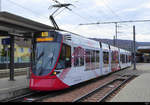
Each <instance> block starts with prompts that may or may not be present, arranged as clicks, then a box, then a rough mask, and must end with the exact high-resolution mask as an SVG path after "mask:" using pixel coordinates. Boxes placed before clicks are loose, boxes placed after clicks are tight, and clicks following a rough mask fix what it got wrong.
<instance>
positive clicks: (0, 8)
mask: <svg viewBox="0 0 150 105" xmlns="http://www.w3.org/2000/svg"><path fill="white" fill-rule="evenodd" d="M1 11H2V0H0V12H1Z"/></svg>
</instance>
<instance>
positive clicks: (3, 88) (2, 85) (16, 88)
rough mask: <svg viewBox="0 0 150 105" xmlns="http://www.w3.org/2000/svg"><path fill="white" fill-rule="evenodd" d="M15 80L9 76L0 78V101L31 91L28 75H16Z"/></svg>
mask: <svg viewBox="0 0 150 105" xmlns="http://www.w3.org/2000/svg"><path fill="white" fill-rule="evenodd" d="M14 79H15V81H9V78H1V79H0V101H2V100H4V99H9V98H12V97H15V96H18V95H21V94H24V93H27V92H29V91H30V90H29V88H28V87H29V79H28V77H27V76H26V75H24V76H16V77H15V78H14Z"/></svg>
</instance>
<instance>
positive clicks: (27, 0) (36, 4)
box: [2, 0, 150, 42]
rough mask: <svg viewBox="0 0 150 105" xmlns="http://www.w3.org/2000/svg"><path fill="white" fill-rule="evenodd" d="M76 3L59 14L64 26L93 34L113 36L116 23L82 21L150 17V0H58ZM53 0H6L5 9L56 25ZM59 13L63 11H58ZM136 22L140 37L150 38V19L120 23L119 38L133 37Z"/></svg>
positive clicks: (102, 36) (96, 35)
mask: <svg viewBox="0 0 150 105" xmlns="http://www.w3.org/2000/svg"><path fill="white" fill-rule="evenodd" d="M58 1H60V2H61V3H72V4H73V6H70V8H71V9H72V11H69V10H67V9H65V10H64V11H63V12H62V13H61V14H59V15H57V14H56V16H55V19H56V22H57V23H58V25H59V27H60V28H61V29H65V30H68V31H72V32H75V33H78V34H80V35H83V36H86V37H90V38H109V39H112V38H113V36H114V35H115V25H114V24H105V25H104V24H101V25H91V26H86V25H84V26H80V25H79V24H81V23H83V24H84V23H95V22H110V21H111V22H112V21H126V20H143V19H150V12H149V11H150V0H58ZM53 4H55V3H54V2H53V1H52V0H2V10H3V11H9V12H11V13H14V14H17V15H20V16H23V17H26V18H29V19H32V20H35V21H38V22H41V23H44V24H48V25H52V24H51V22H50V20H49V19H48V18H49V15H50V14H51V13H52V12H53V11H54V10H55V9H54V8H50V9H48V8H49V6H50V5H53ZM58 13H59V12H58ZM133 25H135V26H136V35H137V36H136V39H137V41H142V42H150V22H147V23H126V24H119V33H118V38H119V39H128V40H132V39H133V38H132V27H133Z"/></svg>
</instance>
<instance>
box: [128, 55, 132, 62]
mask: <svg viewBox="0 0 150 105" xmlns="http://www.w3.org/2000/svg"><path fill="white" fill-rule="evenodd" d="M128 59H129V63H130V62H131V56H130V55H129V56H128Z"/></svg>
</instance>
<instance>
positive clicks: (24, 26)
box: [0, 12, 54, 36]
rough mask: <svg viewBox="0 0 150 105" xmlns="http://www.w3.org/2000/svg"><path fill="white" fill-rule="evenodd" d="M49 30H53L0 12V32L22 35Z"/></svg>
mask: <svg viewBox="0 0 150 105" xmlns="http://www.w3.org/2000/svg"><path fill="white" fill-rule="evenodd" d="M51 29H54V28H53V27H51V26H48V25H45V24H42V23H39V22H36V21H33V20H30V19H27V18H24V17H21V16H17V15H14V14H12V13H8V12H0V31H5V32H9V33H15V34H20V33H21V34H24V33H31V32H37V31H48V30H51ZM24 35H26V34H24ZM24 35H23V36H24Z"/></svg>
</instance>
